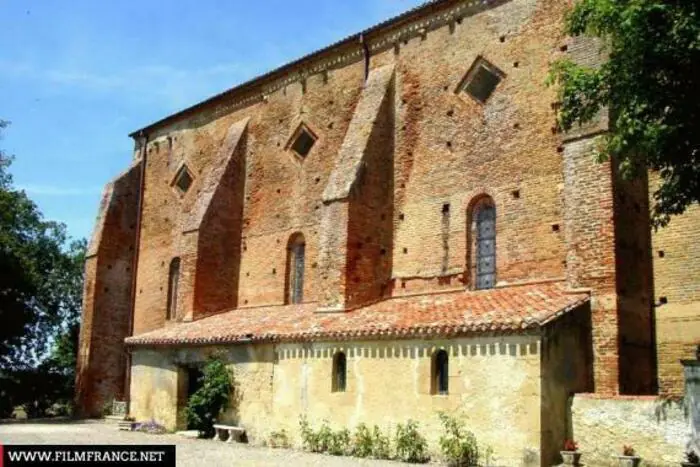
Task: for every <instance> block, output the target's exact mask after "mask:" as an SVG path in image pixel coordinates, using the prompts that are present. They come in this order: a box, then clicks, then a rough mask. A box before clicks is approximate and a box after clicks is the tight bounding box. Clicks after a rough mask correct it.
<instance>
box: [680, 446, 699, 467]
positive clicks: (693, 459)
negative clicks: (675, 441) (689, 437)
mask: <svg viewBox="0 0 700 467" xmlns="http://www.w3.org/2000/svg"><path fill="white" fill-rule="evenodd" d="M681 465H682V466H683V467H700V457H698V455H697V454H695V451H692V450H690V451H687V452H686V453H685V462H682V463H681Z"/></svg>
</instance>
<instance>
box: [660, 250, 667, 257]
mask: <svg viewBox="0 0 700 467" xmlns="http://www.w3.org/2000/svg"><path fill="white" fill-rule="evenodd" d="M665 256H666V252H665V251H664V250H660V251H659V258H664V257H665Z"/></svg>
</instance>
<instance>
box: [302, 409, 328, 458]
mask: <svg viewBox="0 0 700 467" xmlns="http://www.w3.org/2000/svg"><path fill="white" fill-rule="evenodd" d="M299 428H300V430H301V441H302V444H303V448H304V449H305V450H307V451H311V452H323V451H322V450H321V449H320V448H319V440H318V434H317V433H316V432H315V431H314V430H313V428H311V426H310V425H309V422H308V420H306V417H301V419H300V420H299Z"/></svg>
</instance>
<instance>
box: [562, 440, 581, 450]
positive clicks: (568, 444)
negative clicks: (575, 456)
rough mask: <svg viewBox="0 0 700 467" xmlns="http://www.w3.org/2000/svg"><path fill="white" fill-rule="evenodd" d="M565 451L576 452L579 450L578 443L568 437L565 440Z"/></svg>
mask: <svg viewBox="0 0 700 467" xmlns="http://www.w3.org/2000/svg"><path fill="white" fill-rule="evenodd" d="M564 451H569V452H574V451H578V444H576V441H574V440H573V439H567V440H566V441H564Z"/></svg>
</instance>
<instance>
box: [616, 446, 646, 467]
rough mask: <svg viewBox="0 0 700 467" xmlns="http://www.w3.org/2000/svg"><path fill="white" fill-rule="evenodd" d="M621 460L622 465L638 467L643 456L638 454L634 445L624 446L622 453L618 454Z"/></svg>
mask: <svg viewBox="0 0 700 467" xmlns="http://www.w3.org/2000/svg"><path fill="white" fill-rule="evenodd" d="M617 458H618V459H619V462H620V467H637V466H638V465H639V463H640V462H641V461H642V458H641V457H639V456H638V455H637V453H636V452H635V450H634V448H633V447H632V446H627V445H625V446H623V447H622V455H621V456H617Z"/></svg>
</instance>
